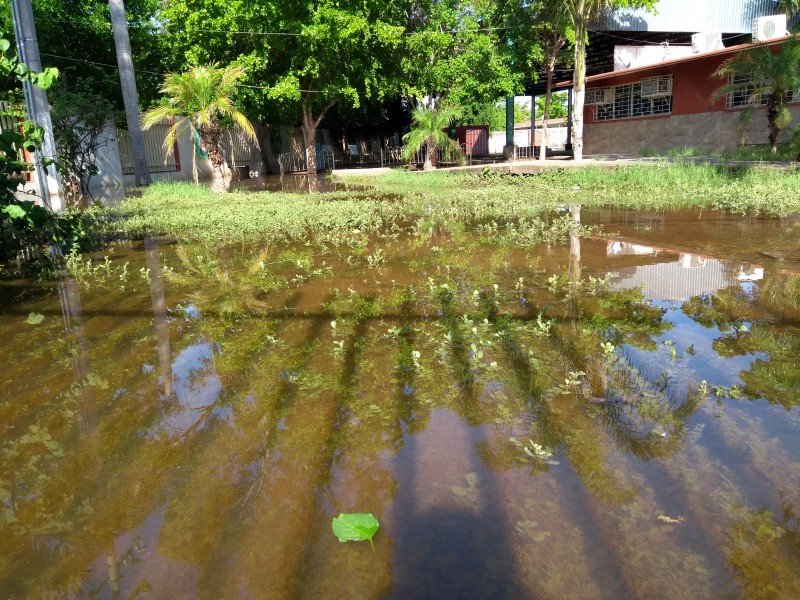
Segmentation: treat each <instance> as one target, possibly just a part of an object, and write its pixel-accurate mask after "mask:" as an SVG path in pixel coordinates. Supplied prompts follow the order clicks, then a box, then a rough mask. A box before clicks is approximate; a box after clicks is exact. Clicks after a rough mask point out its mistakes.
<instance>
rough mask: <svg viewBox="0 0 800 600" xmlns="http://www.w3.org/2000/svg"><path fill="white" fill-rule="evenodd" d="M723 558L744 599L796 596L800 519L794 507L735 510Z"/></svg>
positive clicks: (799, 589) (799, 590)
mask: <svg viewBox="0 0 800 600" xmlns="http://www.w3.org/2000/svg"><path fill="white" fill-rule="evenodd" d="M737 513H738V514H737V518H736V520H735V521H734V522H733V523H732V524H731V526H730V527H729V530H728V544H727V547H726V549H725V550H726V552H725V554H726V556H727V559H728V561H729V563H730V566H731V567H732V568H733V572H734V573H735V576H736V578H737V580H738V581H739V583H740V584H741V585H742V588H743V589H744V592H745V593H746V594H747V597H748V598H753V599H755V600H772V599H775V598H780V599H782V598H787V599H788V598H798V597H800V580H798V578H797V573H798V572H800V519H798V509H797V504H796V503H795V504H792V503H791V502H789V501H788V500H785V501H784V502H783V503H782V506H781V507H780V510H770V509H761V510H756V509H748V508H746V507H740V508H738V509H737Z"/></svg>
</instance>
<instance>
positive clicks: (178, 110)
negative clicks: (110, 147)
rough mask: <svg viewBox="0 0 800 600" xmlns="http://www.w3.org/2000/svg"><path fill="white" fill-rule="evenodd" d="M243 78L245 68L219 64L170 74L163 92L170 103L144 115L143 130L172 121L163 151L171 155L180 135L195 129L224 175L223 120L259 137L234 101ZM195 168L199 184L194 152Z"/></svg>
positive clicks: (215, 165)
mask: <svg viewBox="0 0 800 600" xmlns="http://www.w3.org/2000/svg"><path fill="white" fill-rule="evenodd" d="M244 76H245V70H244V69H243V68H242V67H227V68H220V67H219V65H217V64H210V65H206V66H202V67H192V68H191V69H189V70H188V71H187V72H186V73H170V74H168V75H167V76H166V77H164V85H163V86H162V87H161V93H162V94H164V95H166V96H167V99H166V100H167V103H165V104H162V105H159V106H155V107H153V108H151V109H150V110H148V111H147V112H146V113H145V114H144V116H143V118H142V124H143V127H144V129H148V128H150V127H152V126H153V125H155V124H156V123H160V122H163V121H165V120H171V121H172V123H171V126H170V128H169V130H168V131H167V135H166V137H165V138H164V151H165V152H168V151H169V149H170V148H172V146H173V145H174V144H175V143H176V142H177V140H178V136H180V134H181V132H183V131H185V130H186V129H189V128H193V129H194V128H196V129H197V130H198V131H199V132H200V136H201V137H202V138H203V141H204V142H205V146H206V150H207V151H208V156H209V158H210V159H211V164H212V165H213V166H214V169H215V171H216V172H217V173H218V175H220V176H221V174H222V169H223V163H224V158H223V154H222V149H221V148H220V138H221V135H222V129H221V127H220V119H230V120H231V121H233V122H234V123H235V124H236V125H238V126H239V127H240V128H241V130H242V131H243V132H244V133H245V135H247V136H248V137H249V138H251V139H255V137H256V134H255V131H254V130H253V126H252V125H251V124H250V121H248V120H247V117H245V116H244V114H242V113H241V112H240V111H239V110H237V108H236V106H235V105H234V103H233V100H232V96H233V91H234V88H235V87H236V85H237V84H238V81H239V80H240V79H242V78H243V77H244ZM192 148H193V149H194V146H192ZM192 167H193V172H194V178H195V182H197V167H196V164H195V157H194V150H193V155H192Z"/></svg>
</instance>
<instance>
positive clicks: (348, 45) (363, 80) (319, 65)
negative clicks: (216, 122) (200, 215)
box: [164, 0, 404, 173]
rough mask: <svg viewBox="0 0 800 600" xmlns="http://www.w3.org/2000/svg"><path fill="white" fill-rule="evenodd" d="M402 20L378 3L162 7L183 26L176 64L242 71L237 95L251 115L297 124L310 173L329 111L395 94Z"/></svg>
mask: <svg viewBox="0 0 800 600" xmlns="http://www.w3.org/2000/svg"><path fill="white" fill-rule="evenodd" d="M403 15H404V12H403V7H402V6H401V5H400V4H398V3H394V2H381V1H379V0H322V1H321V2H315V3H299V2H295V1H294V0H278V1H276V2H272V3H269V4H264V3H245V4H230V3H222V2H218V1H216V0H173V1H172V2H170V3H169V5H167V6H166V7H165V10H164V16H165V17H166V18H167V19H168V20H169V21H170V22H172V23H178V24H179V28H180V29H181V31H176V32H175V33H174V35H173V44H174V48H175V50H176V52H177V55H176V58H177V59H178V60H185V59H186V58H189V59H191V60H195V61H197V62H207V61H219V62H223V63H231V64H236V65H240V66H244V67H245V68H246V69H247V72H248V74H249V76H250V78H251V79H250V81H249V82H247V83H249V84H252V87H247V88H241V89H239V91H238V94H237V98H238V99H240V100H241V102H242V106H243V107H245V108H246V109H247V110H248V114H252V115H254V116H256V117H257V118H259V119H261V120H262V121H266V120H268V121H269V122H270V123H272V124H276V123H283V124H287V125H296V124H297V123H298V122H299V123H300V124H301V128H302V131H303V137H304V145H305V149H306V158H307V165H308V171H309V173H312V172H316V148H315V146H316V132H317V128H318V127H319V125H320V123H321V121H322V119H323V118H325V116H326V115H327V114H328V112H329V111H330V110H331V109H332V108H333V107H335V106H337V105H344V106H347V107H349V108H358V107H359V106H361V105H362V103H363V102H365V101H367V100H379V99H382V98H384V97H387V96H390V95H393V94H396V93H397V91H398V90H399V89H400V87H401V81H402V78H401V76H400V71H399V68H398V65H399V63H400V58H399V51H400V48H401V45H402V37H403V31H404V26H403V25H398V24H397V23H402V21H403ZM167 30H168V31H169V28H168V29H167ZM223 30H224V31H223ZM235 31H240V32H254V33H242V34H237V33H233V32H235ZM259 32H270V33H278V34H279V35H259Z"/></svg>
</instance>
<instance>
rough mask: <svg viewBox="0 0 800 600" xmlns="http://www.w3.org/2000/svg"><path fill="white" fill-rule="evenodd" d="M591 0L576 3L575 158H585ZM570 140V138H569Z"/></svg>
mask: <svg viewBox="0 0 800 600" xmlns="http://www.w3.org/2000/svg"><path fill="white" fill-rule="evenodd" d="M590 2H591V0H579V1H578V2H576V5H575V9H574V10H575V12H574V15H573V16H574V18H575V72H574V76H573V88H574V92H575V98H574V99H573V100H574V104H573V109H572V151H573V157H574V159H575V160H582V159H583V101H584V98H585V97H586V27H587V25H588V23H587V21H588V20H589V12H590V6H589V4H590ZM567 141H569V140H567Z"/></svg>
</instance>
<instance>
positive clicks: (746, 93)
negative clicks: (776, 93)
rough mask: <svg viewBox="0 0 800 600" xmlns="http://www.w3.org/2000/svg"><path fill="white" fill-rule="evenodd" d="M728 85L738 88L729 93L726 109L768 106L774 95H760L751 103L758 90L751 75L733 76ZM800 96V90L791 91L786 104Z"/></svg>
mask: <svg viewBox="0 0 800 600" xmlns="http://www.w3.org/2000/svg"><path fill="white" fill-rule="evenodd" d="M728 84H729V85H732V86H736V89H733V90H731V91H730V92H728V96H727V98H726V100H725V108H744V107H745V106H750V105H751V104H755V105H756V106H766V105H767V103H768V102H769V100H770V98H771V97H772V94H770V93H766V94H759V95H758V97H756V98H753V100H755V102H751V101H750V100H751V97H752V96H753V93H754V92H755V90H756V83H755V80H754V79H753V77H752V76H751V75H731V76H730V77H729V78H728ZM798 95H800V90H794V91H789V93H788V94H786V102H794V99H795V97H796V96H798Z"/></svg>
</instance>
